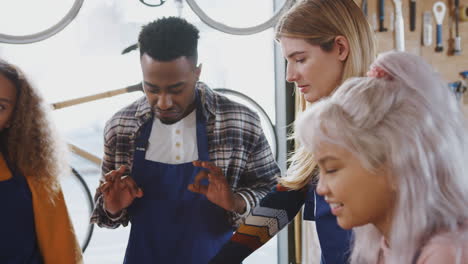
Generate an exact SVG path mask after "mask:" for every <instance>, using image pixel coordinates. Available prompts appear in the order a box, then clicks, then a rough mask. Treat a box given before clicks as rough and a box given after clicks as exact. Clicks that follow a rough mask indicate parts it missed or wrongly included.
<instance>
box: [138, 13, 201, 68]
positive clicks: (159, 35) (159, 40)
mask: <svg viewBox="0 0 468 264" xmlns="http://www.w3.org/2000/svg"><path fill="white" fill-rule="evenodd" d="M198 38H199V31H198V29H197V28H196V27H195V26H194V25H192V24H190V23H189V22H187V21H186V20H185V19H182V18H178V17H163V18H161V19H158V20H155V21H153V22H150V23H149V24H147V25H145V26H143V28H142V30H141V32H140V35H139V37H138V45H139V48H140V56H142V55H143V54H144V53H146V54H148V55H149V56H150V57H151V58H153V59H155V60H159V61H171V60H174V59H177V58H179V57H183V56H185V57H186V58H187V59H189V60H191V61H192V62H193V63H194V64H195V65H196V64H197V59H198V53H197V45H198Z"/></svg>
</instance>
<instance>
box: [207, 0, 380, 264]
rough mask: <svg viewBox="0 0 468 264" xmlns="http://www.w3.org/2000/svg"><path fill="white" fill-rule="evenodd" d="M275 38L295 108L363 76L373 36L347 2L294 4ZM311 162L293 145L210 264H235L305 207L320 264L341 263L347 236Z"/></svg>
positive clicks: (346, 252) (318, 0) (371, 54)
mask: <svg viewBox="0 0 468 264" xmlns="http://www.w3.org/2000/svg"><path fill="white" fill-rule="evenodd" d="M276 39H277V41H278V43H279V44H280V46H281V48H282V51H283V56H284V57H285V58H286V60H287V61H288V65H287V76H286V80H287V81H288V82H294V83H295V84H296V87H297V91H298V92H300V93H301V95H302V96H301V107H302V109H303V110H304V109H305V108H306V106H307V104H308V103H314V102H317V101H319V100H321V99H322V98H326V97H328V96H330V95H331V94H333V92H334V91H335V90H336V88H337V87H338V86H339V85H340V84H341V83H342V82H343V81H344V80H346V79H347V78H349V77H353V76H354V77H356V76H364V75H365V74H366V72H367V69H368V68H369V65H370V64H371V62H372V60H373V59H374V58H375V55H374V54H375V53H374V51H375V47H374V37H373V35H372V32H371V30H370V27H369V25H368V23H367V21H366V19H365V17H364V15H363V14H362V12H361V10H360V9H359V7H358V6H357V5H356V4H355V3H354V2H353V1H352V0H308V1H300V2H298V3H297V4H296V5H295V6H294V7H293V8H292V9H291V10H290V11H289V12H288V13H286V14H285V15H284V16H283V17H282V18H281V19H280V21H279V23H278V25H277V27H276ZM315 168H316V163H314V161H313V160H312V155H310V154H309V153H308V152H307V151H305V150H304V148H303V146H301V145H299V147H298V150H297V151H296V152H295V153H294V154H293V155H292V157H291V165H290V167H289V169H288V173H287V177H285V178H282V179H280V184H279V185H278V186H277V187H276V188H275V189H274V190H273V191H272V192H271V193H270V194H268V195H267V196H266V197H265V198H264V199H263V200H262V201H261V202H260V205H259V206H257V207H256V208H254V209H253V210H252V212H251V214H250V215H249V216H248V217H247V218H246V220H245V223H244V224H243V225H241V226H240V228H239V229H238V230H237V232H236V233H235V234H234V236H233V237H232V238H231V240H230V242H228V243H227V244H226V245H225V246H224V247H223V249H222V250H221V251H220V252H219V253H218V255H217V256H216V257H215V258H214V259H213V260H212V262H211V263H240V262H241V261H242V260H243V259H245V258H246V257H247V256H248V255H250V254H251V253H252V252H253V251H255V250H256V249H258V248H259V247H260V246H262V245H263V244H264V243H266V242H267V241H268V240H269V239H270V238H271V237H273V236H275V235H276V234H277V233H278V232H279V231H280V230H281V229H282V228H284V227H285V226H286V225H287V224H288V223H289V222H290V221H291V220H292V219H293V218H294V217H295V216H296V214H297V213H298V211H299V210H300V208H301V207H302V206H303V205H304V204H305V209H304V219H305V220H315V221H316V226H317V233H318V236H319V240H320V246H321V250H322V262H323V263H347V259H348V256H349V245H350V239H351V233H350V232H349V231H346V230H343V229H341V228H340V227H339V226H338V225H337V223H336V217H335V216H333V215H332V214H331V210H330V207H329V206H328V205H327V203H326V202H325V200H324V198H323V197H322V196H320V195H317V194H316V193H315V181H314V178H315V176H316V170H315Z"/></svg>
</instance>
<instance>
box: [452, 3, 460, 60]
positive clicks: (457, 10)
mask: <svg viewBox="0 0 468 264" xmlns="http://www.w3.org/2000/svg"><path fill="white" fill-rule="evenodd" d="M454 13H455V47H454V48H455V50H454V51H453V54H454V55H460V54H461V37H460V32H459V31H458V23H460V0H455V11H454Z"/></svg>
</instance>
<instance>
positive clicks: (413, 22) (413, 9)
mask: <svg viewBox="0 0 468 264" xmlns="http://www.w3.org/2000/svg"><path fill="white" fill-rule="evenodd" d="M409 8H410V30H411V31H414V30H415V29H416V0H411V1H410V6H409Z"/></svg>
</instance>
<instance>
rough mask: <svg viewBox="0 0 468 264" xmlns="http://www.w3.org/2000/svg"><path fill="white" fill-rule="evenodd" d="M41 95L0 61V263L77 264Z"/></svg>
mask: <svg viewBox="0 0 468 264" xmlns="http://www.w3.org/2000/svg"><path fill="white" fill-rule="evenodd" d="M52 132H53V131H52V129H51V127H50V123H49V120H48V119H47V115H46V112H45V108H44V104H43V102H42V99H41V98H40V96H39V95H38V94H37V92H36V91H35V90H34V89H33V88H32V87H31V85H30V84H29V82H28V81H27V80H26V78H25V76H24V75H23V74H22V73H21V71H20V70H19V69H17V68H16V67H14V66H13V65H11V64H9V63H7V62H5V61H3V60H0V142H1V145H0V147H1V152H0V211H1V212H2V217H0V234H1V235H0V263H9V264H16V263H18V264H19V263H28V264H39V263H45V264H63V263H71V264H73V263H82V255H81V249H80V247H79V246H78V244H77V241H76V238H75V234H74V231H73V227H72V225H71V222H70V219H69V216H68V212H67V208H66V206H65V201H64V198H63V195H62V192H61V191H60V185H59V181H58V178H57V177H58V175H59V174H60V172H61V168H62V166H61V164H62V163H61V162H60V159H59V155H58V153H57V151H58V150H57V144H56V139H55V138H54V133H52Z"/></svg>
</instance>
